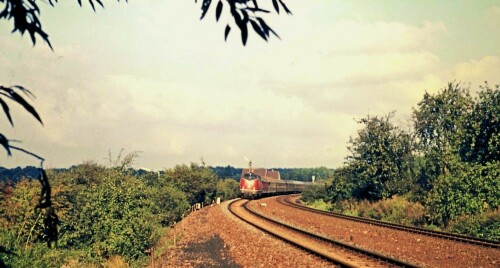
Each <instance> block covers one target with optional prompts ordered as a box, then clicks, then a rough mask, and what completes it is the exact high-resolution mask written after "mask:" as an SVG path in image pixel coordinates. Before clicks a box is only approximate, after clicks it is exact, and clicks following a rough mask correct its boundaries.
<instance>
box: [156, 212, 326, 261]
mask: <svg viewBox="0 0 500 268" xmlns="http://www.w3.org/2000/svg"><path fill="white" fill-rule="evenodd" d="M177 228H178V232H179V233H180V236H181V241H180V242H179V243H178V245H177V247H176V249H175V250H170V252H168V253H167V254H165V255H163V256H162V257H161V260H160V264H161V267H331V265H330V264H329V263H327V262H325V261H323V260H321V259H319V258H317V257H315V256H313V255H311V254H308V253H305V252H303V251H301V250H299V249H297V248H295V247H293V246H291V245H288V244H286V243H284V242H282V241H280V240H277V239H275V238H273V237H271V236H269V235H267V234H264V233H262V232H261V231H259V230H257V229H255V228H253V227H250V226H249V225H247V224H246V223H243V222H241V221H240V220H239V219H237V218H235V217H234V216H233V215H231V214H230V212H229V211H227V202H224V203H223V204H221V205H218V206H214V207H206V208H204V209H202V210H199V211H196V212H193V213H191V214H190V215H189V216H188V217H187V218H186V219H184V221H183V222H181V223H180V224H178V226H177Z"/></svg>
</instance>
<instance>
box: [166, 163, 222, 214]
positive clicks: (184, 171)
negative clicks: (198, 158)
mask: <svg viewBox="0 0 500 268" xmlns="http://www.w3.org/2000/svg"><path fill="white" fill-rule="evenodd" d="M165 176H166V180H167V181H168V182H169V183H171V184H172V185H174V186H175V187H176V188H177V189H179V190H181V191H182V192H184V193H185V194H186V196H187V200H188V202H189V203H190V204H194V203H201V202H205V203H210V202H211V200H213V199H214V197H215V194H216V187H217V176H215V173H214V172H213V171H212V170H211V169H209V168H206V167H204V166H200V165H198V164H196V163H191V165H190V166H188V165H177V166H175V167H174V168H173V169H170V170H167V171H166V173H165Z"/></svg>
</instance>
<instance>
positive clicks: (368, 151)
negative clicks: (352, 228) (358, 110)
mask: <svg viewBox="0 0 500 268" xmlns="http://www.w3.org/2000/svg"><path fill="white" fill-rule="evenodd" d="M392 117H393V113H390V114H388V115H387V116H385V117H378V116H367V117H366V118H363V119H361V120H359V121H358V123H359V124H363V125H364V128H362V129H361V130H359V131H358V135H357V137H355V138H354V139H353V138H351V140H350V142H349V146H348V149H349V151H350V155H349V156H348V157H347V165H349V166H351V172H352V173H351V174H352V175H353V177H352V180H353V183H354V189H353V195H354V197H356V198H366V199H370V200H378V199H381V198H384V197H390V196H392V195H394V194H401V193H404V192H407V191H408V190H409V189H408V188H407V187H406V185H408V180H411V169H410V166H409V163H411V161H412V149H413V148H412V141H411V137H410V135H409V134H408V133H406V132H404V131H402V130H400V129H398V128H397V127H395V126H394V125H393V124H392V123H391V122H390V119H391V118H392Z"/></svg>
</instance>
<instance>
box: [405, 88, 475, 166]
mask: <svg viewBox="0 0 500 268" xmlns="http://www.w3.org/2000/svg"><path fill="white" fill-rule="evenodd" d="M471 107H472V99H471V97H470V94H469V89H468V88H464V87H463V86H462V85H461V84H460V83H448V86H447V87H445V88H443V89H442V90H441V91H439V92H438V93H437V94H435V95H431V94H429V93H427V92H426V93H425V94H424V97H423V99H422V100H421V101H420V102H419V103H418V106H417V108H416V109H414V110H413V122H414V130H415V135H416V137H417V140H418V142H419V143H418V144H419V147H418V149H420V151H422V152H424V154H426V155H429V156H431V157H432V158H434V159H435V160H438V161H437V163H436V164H437V165H438V167H437V168H438V169H437V172H438V175H439V174H443V173H445V172H447V171H448V170H449V162H450V160H451V157H452V155H453V154H455V153H456V145H457V143H458V137H459V135H458V133H459V132H460V130H461V126H462V122H463V120H464V116H465V115H466V114H467V113H468V112H469V110H470V108H471Z"/></svg>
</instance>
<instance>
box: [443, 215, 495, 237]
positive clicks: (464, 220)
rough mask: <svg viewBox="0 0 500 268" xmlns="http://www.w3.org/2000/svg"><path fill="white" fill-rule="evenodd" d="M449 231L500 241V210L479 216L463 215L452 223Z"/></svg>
mask: <svg viewBox="0 0 500 268" xmlns="http://www.w3.org/2000/svg"><path fill="white" fill-rule="evenodd" d="M447 230H448V231H450V232H454V233H459V234H464V235H469V236H475V237H479V238H483V239H489V240H496V241H500V209H496V210H491V211H488V212H485V213H481V214H478V215H462V216H460V217H457V218H456V219H455V220H453V221H451V222H450V224H449V226H448V228H447Z"/></svg>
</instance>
